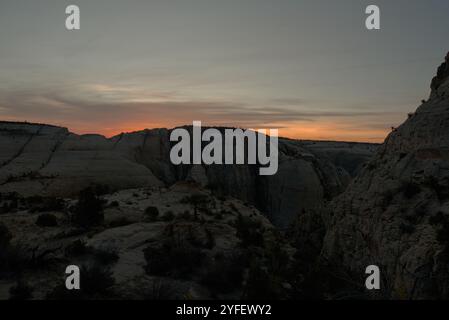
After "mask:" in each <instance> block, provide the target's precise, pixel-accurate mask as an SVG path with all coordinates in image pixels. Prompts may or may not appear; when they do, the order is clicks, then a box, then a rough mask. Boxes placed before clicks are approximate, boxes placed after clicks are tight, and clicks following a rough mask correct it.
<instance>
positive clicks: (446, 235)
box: [437, 219, 449, 245]
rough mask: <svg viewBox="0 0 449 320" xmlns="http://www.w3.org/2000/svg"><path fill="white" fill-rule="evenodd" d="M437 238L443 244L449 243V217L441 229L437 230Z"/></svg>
mask: <svg viewBox="0 0 449 320" xmlns="http://www.w3.org/2000/svg"><path fill="white" fill-rule="evenodd" d="M437 240H438V242H440V243H441V244H444V245H448V244H449V221H448V220H447V219H446V220H445V221H444V222H443V223H442V224H441V229H440V230H438V232H437Z"/></svg>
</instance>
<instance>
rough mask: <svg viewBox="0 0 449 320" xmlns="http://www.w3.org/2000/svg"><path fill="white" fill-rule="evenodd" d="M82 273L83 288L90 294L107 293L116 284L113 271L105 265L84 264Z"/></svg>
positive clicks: (81, 282) (81, 283)
mask: <svg viewBox="0 0 449 320" xmlns="http://www.w3.org/2000/svg"><path fill="white" fill-rule="evenodd" d="M80 273H81V279H80V285H81V290H82V291H83V292H84V293H86V294H88V295H97V294H106V293H108V290H109V289H110V287H112V286H113V285H114V284H115V280H114V278H113V277H112V272H111V271H110V270H109V269H107V268H104V267H103V266H99V265H93V266H90V267H87V266H82V267H81V270H80Z"/></svg>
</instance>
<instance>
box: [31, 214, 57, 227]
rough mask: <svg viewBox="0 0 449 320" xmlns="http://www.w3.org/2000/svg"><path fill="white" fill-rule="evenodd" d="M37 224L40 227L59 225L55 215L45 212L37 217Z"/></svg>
mask: <svg viewBox="0 0 449 320" xmlns="http://www.w3.org/2000/svg"><path fill="white" fill-rule="evenodd" d="M36 225H38V226H39V227H56V226H57V225H58V220H57V219H56V216H55V215H53V214H51V213H44V214H41V215H39V216H38V217H37V220H36Z"/></svg>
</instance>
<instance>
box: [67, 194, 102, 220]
mask: <svg viewBox="0 0 449 320" xmlns="http://www.w3.org/2000/svg"><path fill="white" fill-rule="evenodd" d="M103 205H104V201H103V200H102V199H100V198H99V197H97V195H96V194H95V192H94V191H93V189H91V188H87V189H84V190H83V191H81V192H80V195H79V198H78V203H77V204H76V206H75V212H74V215H73V222H74V223H75V224H77V225H79V226H81V227H84V228H88V227H92V226H96V225H100V224H101V223H102V222H103V220H104V214H103Z"/></svg>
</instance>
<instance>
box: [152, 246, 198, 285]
mask: <svg viewBox="0 0 449 320" xmlns="http://www.w3.org/2000/svg"><path fill="white" fill-rule="evenodd" d="M144 256H145V260H146V261H147V265H146V267H145V271H146V272H147V274H149V275H159V276H172V277H174V278H182V279H188V278H190V277H191V276H192V274H193V273H194V272H195V271H196V270H198V269H199V267H200V266H201V264H202V261H203V258H204V254H203V252H202V251H201V250H200V249H198V248H194V247H191V246H189V245H187V244H186V245H183V244H175V243H174V242H171V241H168V242H166V243H164V245H163V246H162V247H159V248H153V247H148V248H146V249H145V250H144Z"/></svg>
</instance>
